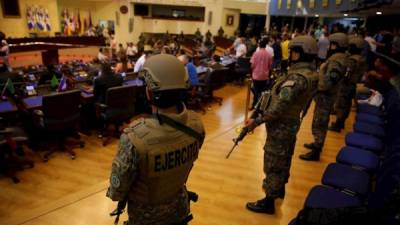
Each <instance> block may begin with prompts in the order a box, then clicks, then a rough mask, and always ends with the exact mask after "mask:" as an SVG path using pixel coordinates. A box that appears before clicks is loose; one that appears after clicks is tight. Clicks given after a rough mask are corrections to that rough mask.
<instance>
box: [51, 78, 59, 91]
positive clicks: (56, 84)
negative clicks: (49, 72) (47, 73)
mask: <svg viewBox="0 0 400 225" xmlns="http://www.w3.org/2000/svg"><path fill="white" fill-rule="evenodd" d="M50 85H51V87H52V88H56V87H57V86H58V80H57V77H56V75H53V78H51V81H50Z"/></svg>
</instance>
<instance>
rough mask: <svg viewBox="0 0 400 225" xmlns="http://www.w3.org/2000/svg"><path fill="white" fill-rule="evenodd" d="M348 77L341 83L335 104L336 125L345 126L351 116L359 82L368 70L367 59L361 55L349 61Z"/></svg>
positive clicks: (352, 57) (350, 58) (354, 56)
mask: <svg viewBox="0 0 400 225" xmlns="http://www.w3.org/2000/svg"><path fill="white" fill-rule="evenodd" d="M347 66H348V75H347V77H345V79H344V80H343V82H341V84H340V87H339V91H338V95H337V98H336V103H335V111H336V123H338V124H340V125H342V124H343V125H344V122H345V121H346V119H347V117H348V116H349V114H350V110H351V103H352V99H353V98H354V96H355V94H356V86H357V82H358V81H359V80H360V79H361V76H362V75H363V74H364V73H365V71H366V70H367V64H366V61H365V59H364V58H363V57H362V56H361V55H352V56H350V57H349V59H348V64H347Z"/></svg>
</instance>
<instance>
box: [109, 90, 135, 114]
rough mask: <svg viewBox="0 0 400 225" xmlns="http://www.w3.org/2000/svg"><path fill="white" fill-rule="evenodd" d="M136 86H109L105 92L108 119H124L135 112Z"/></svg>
mask: <svg viewBox="0 0 400 225" xmlns="http://www.w3.org/2000/svg"><path fill="white" fill-rule="evenodd" d="M136 89H137V87H136V86H130V85H126V86H118V87H113V88H109V89H108V90H107V93H106V101H105V104H106V105H107V112H106V114H108V116H107V117H108V119H111V120H114V119H121V120H125V119H128V118H129V117H131V116H133V115H134V113H135V103H136Z"/></svg>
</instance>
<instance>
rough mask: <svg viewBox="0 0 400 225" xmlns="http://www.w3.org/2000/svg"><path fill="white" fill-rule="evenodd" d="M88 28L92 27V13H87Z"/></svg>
mask: <svg viewBox="0 0 400 225" xmlns="http://www.w3.org/2000/svg"><path fill="white" fill-rule="evenodd" d="M89 27H93V23H92V13H91V12H90V11H89Z"/></svg>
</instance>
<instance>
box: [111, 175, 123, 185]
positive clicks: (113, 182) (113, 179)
mask: <svg viewBox="0 0 400 225" xmlns="http://www.w3.org/2000/svg"><path fill="white" fill-rule="evenodd" d="M110 180H111V182H110V183H111V186H112V187H113V188H119V186H120V185H121V181H120V180H119V177H118V176H117V175H116V174H114V173H113V174H111V178H110Z"/></svg>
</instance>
